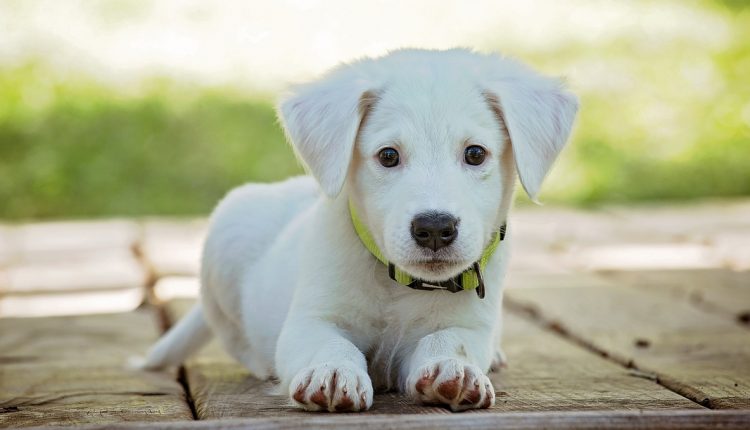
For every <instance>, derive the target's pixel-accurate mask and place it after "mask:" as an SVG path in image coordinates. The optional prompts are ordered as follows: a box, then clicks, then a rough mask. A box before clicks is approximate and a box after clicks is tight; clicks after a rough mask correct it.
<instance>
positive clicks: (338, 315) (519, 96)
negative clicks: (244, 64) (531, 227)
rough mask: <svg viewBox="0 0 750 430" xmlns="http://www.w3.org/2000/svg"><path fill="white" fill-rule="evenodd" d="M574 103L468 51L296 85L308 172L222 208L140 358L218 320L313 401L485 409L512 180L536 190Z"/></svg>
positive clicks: (396, 59) (399, 56)
mask: <svg viewBox="0 0 750 430" xmlns="http://www.w3.org/2000/svg"><path fill="white" fill-rule="evenodd" d="M577 104H578V103H577V100H576V98H575V96H573V95H572V94H571V93H569V92H567V91H566V90H565V89H564V88H563V87H562V85H561V83H560V82H559V81H557V80H553V79H549V78H545V77H542V76H540V75H538V74H536V73H535V72H533V71H532V70H530V69H528V68H527V67H525V66H523V65H521V64H519V63H518V62H516V61H513V60H511V59H507V58H503V57H500V56H497V55H482V54H478V53H473V52H470V51H467V50H463V49H455V50H448V51H427V50H400V51H395V52H392V53H390V54H388V55H386V56H384V57H381V58H376V59H364V60H360V61H357V62H354V63H351V64H348V65H343V66H340V67H338V68H336V69H334V70H333V71H331V72H329V73H328V74H327V75H325V76H323V77H322V78H321V79H320V80H318V81H315V82H313V83H310V84H307V85H301V86H298V87H295V88H293V90H292V92H291V94H290V95H288V96H287V97H286V98H284V99H283V100H282V101H281V103H280V105H279V108H278V112H279V117H280V119H281V122H282V123H283V126H284V129H285V131H286V134H287V136H288V138H289V141H290V142H291V144H292V145H293V147H294V149H295V151H296V153H297V155H298V157H299V159H300V160H301V161H302V163H304V165H305V167H306V168H307V170H308V171H309V172H310V174H311V176H310V177H297V178H292V179H289V180H287V181H285V182H281V183H276V184H250V185H244V186H242V187H239V188H237V189H235V190H233V191H232V192H230V193H229V195H228V196H227V197H226V198H225V199H224V200H223V201H222V202H221V203H220V204H219V205H218V207H217V208H216V210H215V211H214V213H213V215H212V217H211V223H210V230H209V235H208V239H207V241H206V244H205V249H204V253H203V261H202V273H201V282H202V291H201V293H202V294H201V300H200V303H199V304H198V305H196V306H195V308H194V309H193V310H192V311H190V313H189V314H188V315H187V316H186V317H185V318H184V319H183V320H182V321H180V322H179V323H178V324H177V325H176V326H175V327H174V328H172V329H171V330H170V331H169V332H168V333H167V334H166V335H165V336H164V337H163V338H162V339H161V340H160V341H159V342H158V343H157V344H156V345H155V346H154V347H153V348H152V349H151V351H150V353H149V355H148V357H147V359H146V360H145V363H144V367H145V368H151V369H153V368H160V367H164V366H168V365H176V364H179V363H181V362H182V361H183V360H184V359H185V358H186V357H187V356H188V355H189V354H190V353H192V352H194V351H195V350H197V349H198V348H199V347H200V346H201V345H203V344H204V343H205V342H206V341H207V340H208V339H209V338H210V336H211V334H212V333H213V334H214V335H216V336H218V337H219V339H220V340H221V342H222V344H223V345H224V347H225V348H226V350H227V351H228V352H229V353H230V354H231V355H232V356H233V357H234V358H236V359H237V360H238V361H239V362H241V363H242V364H244V365H245V366H246V367H247V368H248V369H249V370H250V371H251V372H252V373H253V374H254V375H255V376H257V377H258V378H271V377H277V378H278V379H279V381H280V386H281V388H282V390H284V391H285V392H288V393H289V396H290V398H291V400H292V402H293V403H295V404H296V405H298V406H299V407H302V408H304V409H307V410H324V411H331V412H333V411H362V410H366V409H368V408H370V406H371V405H372V401H373V391H374V388H375V389H383V390H388V389H398V390H400V391H402V392H405V393H408V394H409V395H410V396H411V397H412V398H413V399H414V400H415V401H416V402H418V403H422V404H439V405H445V406H447V407H449V408H450V409H451V410H453V411H460V410H465V409H472V408H487V407H490V406H491V405H493V404H494V401H495V392H494V389H493V387H492V384H491V383H490V380H489V378H488V377H487V376H486V373H487V372H488V371H489V370H490V368H491V367H492V366H493V365H494V366H497V365H499V364H501V363H502V361H503V355H502V352H501V351H500V349H499V345H500V332H501V315H500V313H501V306H500V305H501V300H502V279H503V273H504V271H505V267H506V265H507V262H508V258H509V253H508V248H509V242H510V238H511V236H512V233H513V226H512V224H510V225H509V226H508V230H507V232H506V231H505V225H506V223H507V219H508V211H509V209H510V206H511V202H512V199H513V192H514V191H513V190H514V183H515V180H516V175H518V177H519V178H520V181H521V183H522V185H523V187H524V189H525V190H526V192H527V193H528V194H529V196H531V198H532V199H535V197H536V195H537V193H538V192H539V188H540V186H541V184H542V180H543V179H544V177H545V175H546V173H547V171H548V170H549V168H550V166H551V165H552V163H553V161H554V160H555V158H556V157H557V155H558V154H559V152H560V150H561V149H562V148H563V146H564V144H565V142H566V140H567V138H568V134H569V132H570V129H571V126H572V123H573V120H574V117H575V114H576V111H577Z"/></svg>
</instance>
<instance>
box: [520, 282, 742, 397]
mask: <svg viewBox="0 0 750 430" xmlns="http://www.w3.org/2000/svg"><path fill="white" fill-rule="evenodd" d="M549 285H554V278H552V277H551V278H550V281H549ZM507 299H508V301H509V303H510V304H512V305H515V306H516V307H519V308H524V309H527V310H529V311H530V312H531V313H532V314H533V315H535V316H536V317H537V318H539V320H540V321H544V322H545V323H547V324H549V325H550V326H551V327H554V328H556V329H557V330H559V331H561V332H564V333H567V334H568V335H570V336H571V337H573V338H575V339H577V340H578V341H580V342H581V343H582V344H584V345H588V346H589V347H591V348H592V349H595V350H597V351H601V352H602V353H604V354H607V355H608V356H610V357H612V358H613V359H614V360H617V361H619V362H621V363H623V364H629V365H632V366H635V367H637V368H638V369H640V370H642V371H645V372H651V373H653V374H654V375H655V377H657V378H658V380H659V382H660V383H661V384H663V385H665V386H668V387H669V388H670V389H672V390H675V391H677V392H679V393H681V394H682V395H684V396H687V397H689V398H690V399H692V400H694V401H696V402H699V403H701V404H703V405H705V406H708V407H711V408H746V409H747V408H750V332H748V330H746V329H744V328H742V327H740V326H739V325H737V324H735V323H734V322H733V321H731V320H729V319H727V318H723V317H722V316H719V315H715V314H712V313H708V312H705V311H703V310H701V309H698V308H696V307H694V306H692V305H690V304H689V303H686V302H683V301H680V300H675V299H674V298H673V297H670V296H668V295H664V294H660V293H658V292H654V291H648V290H641V289H634V288H629V287H627V286H617V285H611V284H607V283H603V284H602V285H599V286H589V287H571V288H555V287H554V286H551V287H550V286H548V287H540V288H518V289H511V290H508V296H507Z"/></svg>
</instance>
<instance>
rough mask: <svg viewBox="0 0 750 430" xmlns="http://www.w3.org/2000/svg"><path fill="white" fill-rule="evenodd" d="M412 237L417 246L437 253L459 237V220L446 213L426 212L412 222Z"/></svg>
mask: <svg viewBox="0 0 750 430" xmlns="http://www.w3.org/2000/svg"><path fill="white" fill-rule="evenodd" d="M411 236H412V237H413V238H414V240H415V241H416V242H417V245H419V246H422V247H425V248H430V249H432V250H433V251H437V250H438V249H440V248H443V247H445V246H448V245H450V244H451V243H452V242H453V241H454V240H455V239H456V236H458V219H457V218H456V217H454V216H453V215H450V214H447V213H444V212H424V213H421V214H417V216H415V217H414V219H412V221H411Z"/></svg>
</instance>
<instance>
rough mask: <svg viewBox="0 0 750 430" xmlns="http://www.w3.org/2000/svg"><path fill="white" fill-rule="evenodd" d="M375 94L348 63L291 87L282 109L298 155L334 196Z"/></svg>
mask: <svg viewBox="0 0 750 430" xmlns="http://www.w3.org/2000/svg"><path fill="white" fill-rule="evenodd" d="M375 99H376V96H375V93H374V92H372V91H370V86H369V82H368V81H366V80H365V79H362V78H358V77H357V76H356V75H355V74H354V72H353V71H352V70H350V69H348V68H341V69H337V70H334V71H333V72H332V73H330V74H328V75H327V76H325V77H324V78H323V79H321V80H319V81H316V82H313V83H309V84H305V85H299V86H296V87H294V88H292V91H291V94H290V95H289V96H287V97H285V98H284V99H282V100H281V102H280V103H279V105H278V109H277V110H278V115H279V118H280V120H281V123H282V125H283V127H284V131H285V132H286V135H287V138H288V140H289V141H290V142H291V144H292V147H293V148H294V151H295V152H296V154H297V157H298V158H299V159H300V161H301V162H302V163H303V164H304V165H305V167H306V168H307V170H308V171H309V172H310V173H311V174H312V175H313V176H314V177H315V179H316V180H317V181H318V183H319V184H320V187H321V189H322V190H323V192H324V193H326V194H327V195H328V196H329V197H335V196H336V195H338V193H339V192H340V191H341V188H342V187H343V185H344V180H345V179H346V176H347V171H348V170H349V164H350V162H351V159H352V154H353V151H354V142H355V140H356V139H357V134H358V132H359V128H360V124H361V123H362V120H363V118H364V116H365V115H366V114H367V112H368V111H369V109H370V107H371V106H372V104H373V103H374V101H375Z"/></svg>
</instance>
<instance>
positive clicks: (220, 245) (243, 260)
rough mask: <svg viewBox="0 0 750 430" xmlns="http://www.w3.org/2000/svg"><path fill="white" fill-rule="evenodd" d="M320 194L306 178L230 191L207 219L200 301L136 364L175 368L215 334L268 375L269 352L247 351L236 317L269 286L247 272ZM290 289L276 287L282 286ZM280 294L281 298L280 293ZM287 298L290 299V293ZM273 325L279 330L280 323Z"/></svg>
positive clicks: (247, 363) (281, 313)
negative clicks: (246, 294) (248, 294)
mask: <svg viewBox="0 0 750 430" xmlns="http://www.w3.org/2000/svg"><path fill="white" fill-rule="evenodd" d="M319 196H320V191H319V187H318V186H317V184H316V183H315V181H314V180H313V179H312V178H311V177H308V176H302V177H295V178H291V179H288V180H286V181H283V182H277V183H271V184H257V183H256V184H247V185H243V186H240V187H237V188H235V189H234V190H232V191H231V192H229V193H228V194H227V196H226V197H225V198H224V199H223V200H222V201H221V202H220V203H219V204H218V206H217V207H216V209H215V210H214V212H213V214H212V216H211V222H210V226H209V231H208V237H207V238H206V243H205V246H204V248H203V259H202V264H201V303H200V304H198V305H196V307H195V308H194V309H193V310H192V311H191V312H190V314H188V316H186V317H185V318H183V319H182V320H180V322H179V323H178V324H177V325H176V326H175V327H174V328H173V329H172V330H170V332H169V333H168V334H167V335H166V336H164V337H163V338H162V339H160V341H159V342H158V343H157V344H156V345H154V347H153V348H152V349H151V350H150V351H149V354H148V357H147V359H146V360H145V361H143V362H141V363H138V365H139V366H140V367H143V368H148V369H157V368H163V367H165V366H172V365H177V364H179V363H181V362H182V361H183V360H184V359H185V358H187V356H189V355H190V354H192V353H193V352H195V351H196V350H197V349H199V348H200V347H201V346H203V344H205V343H206V341H208V340H209V339H210V338H211V334H212V332H213V334H216V335H218V337H219V339H220V340H221V342H222V344H223V345H224V347H225V349H226V350H227V351H228V352H229V353H230V354H232V356H234V358H235V359H237V360H238V361H240V362H242V363H243V364H245V366H247V367H248V368H249V369H250V370H251V371H253V372H254V373H255V375H256V376H258V377H260V378H264V377H268V376H270V372H271V368H272V363H270V362H269V360H270V359H271V358H272V357H273V352H272V351H270V354H269V351H264V348H262V347H260V346H261V345H254V346H255V348H250V347H249V345H248V342H249V340H248V336H246V335H245V334H246V331H247V327H245V326H246V324H244V323H243V321H239V320H237V319H236V316H237V315H241V314H242V313H241V312H240V311H239V308H240V307H241V306H242V300H243V297H242V292H243V290H253V294H252V295H253V296H254V298H257V299H259V300H262V294H261V293H262V291H261V290H263V288H264V287H267V285H262V284H261V283H259V282H252V281H253V280H249V279H247V277H248V274H253V273H259V272H262V271H260V270H253V267H252V266H253V265H257V264H262V263H259V262H260V261H262V259H263V257H264V256H265V255H266V254H267V253H268V251H269V250H270V249H272V248H273V246H274V244H275V242H276V240H277V239H278V237H279V235H281V234H282V233H283V232H284V231H285V230H286V229H287V227H288V226H289V224H290V223H291V222H292V220H294V219H295V218H297V217H299V216H300V214H302V213H303V212H304V211H305V210H306V209H308V208H309V207H311V206H312V205H313V204H314V202H315V201H316V200H317V199H318V198H319ZM292 286H293V285H292V284H284V283H281V284H280V287H281V288H292ZM278 293H279V294H281V295H285V293H284V292H283V291H278ZM286 295H288V296H289V297H291V291H288V292H287V293H286ZM276 303H277V304H281V305H282V307H283V308H284V309H279V310H278V312H277V313H276V314H277V317H278V318H279V319H280V320H281V321H283V318H284V316H285V315H286V310H287V309H286V308H288V303H286V304H284V303H280V302H278V301H277V302H276ZM277 325H278V326H279V327H278V329H280V323H279V324H277ZM209 328H210V329H209ZM269 328H270V327H269ZM269 331H270V332H273V331H274V330H269ZM269 334H270V333H269ZM264 337H266V336H264ZM272 337H274V338H275V335H272ZM256 339H257V337H256ZM249 354H251V355H249Z"/></svg>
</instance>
